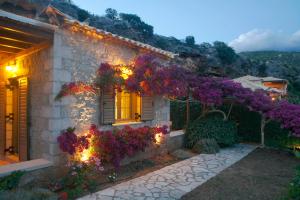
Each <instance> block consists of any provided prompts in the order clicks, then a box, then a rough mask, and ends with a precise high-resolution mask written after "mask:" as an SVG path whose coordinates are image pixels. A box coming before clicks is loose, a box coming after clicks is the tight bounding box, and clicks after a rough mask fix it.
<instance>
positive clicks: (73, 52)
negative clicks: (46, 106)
mask: <svg viewBox="0 0 300 200" xmlns="http://www.w3.org/2000/svg"><path fill="white" fill-rule="evenodd" d="M53 54H54V55H53V58H54V60H53V61H54V62H53V94H52V95H53V96H55V95H56V94H58V92H59V91H60V89H61V86H62V85H63V84H65V83H68V82H71V81H83V82H87V83H92V82H93V80H94V78H95V74H96V70H97V68H98V67H99V65H100V63H104V62H107V63H110V64H130V63H132V61H133V59H134V58H135V57H136V56H138V55H139V50H138V49H136V48H130V47H128V46H126V45H124V44H120V43H118V42H115V41H111V40H110V41H109V40H103V39H99V38H95V37H92V36H87V35H86V34H84V33H80V32H76V33H75V32H73V31H71V30H68V29H64V30H58V31H57V32H56V33H55V36H54V48H53ZM53 96H52V97H53ZM98 98H99V97H98V96H94V95H87V94H83V95H77V96H76V97H65V98H63V99H62V100H61V101H57V102H53V105H52V107H53V109H54V110H55V114H56V115H55V117H54V118H53V119H51V120H50V121H49V124H48V129H49V134H51V138H56V137H57V136H58V134H59V133H60V131H61V130H63V129H66V128H68V127H76V129H77V131H78V132H82V131H83V130H87V128H88V127H89V126H90V124H97V125H98V124H99V116H100V113H99V104H98ZM154 108H155V117H154V120H153V121H151V122H146V123H139V124H136V125H133V126H141V125H145V124H147V125H163V124H170V122H169V120H170V118H169V101H168V100H166V99H163V98H162V97H155V101H154ZM102 128H106V129H107V128H112V127H111V126H109V127H108V126H106V127H102ZM55 149H56V150H55ZM50 154H51V156H52V160H53V161H55V162H56V161H58V159H56V158H59V157H60V152H59V150H58V146H57V144H55V143H52V140H51V143H50Z"/></svg>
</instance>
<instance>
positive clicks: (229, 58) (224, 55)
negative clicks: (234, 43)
mask: <svg viewBox="0 0 300 200" xmlns="http://www.w3.org/2000/svg"><path fill="white" fill-rule="evenodd" d="M214 47H215V49H216V51H217V53H218V57H219V58H220V60H221V62H222V64H232V63H233V62H234V61H235V60H236V58H237V54H236V53H235V51H234V50H233V49H232V48H231V47H229V46H228V45H227V44H225V43H224V42H220V41H215V42H214Z"/></svg>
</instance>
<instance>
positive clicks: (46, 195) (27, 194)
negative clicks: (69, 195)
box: [0, 188, 58, 200]
mask: <svg viewBox="0 0 300 200" xmlns="http://www.w3.org/2000/svg"><path fill="white" fill-rule="evenodd" d="M0 199H3V200H5V199H7V200H8V199H9V200H20V199H22V200H57V199H58V196H57V195H56V194H55V193H53V192H51V191H50V190H47V189H42V188H30V189H17V190H13V191H0Z"/></svg>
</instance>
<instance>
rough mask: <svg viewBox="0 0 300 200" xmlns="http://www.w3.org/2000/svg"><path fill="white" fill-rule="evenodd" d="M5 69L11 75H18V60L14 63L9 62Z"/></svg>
mask: <svg viewBox="0 0 300 200" xmlns="http://www.w3.org/2000/svg"><path fill="white" fill-rule="evenodd" d="M5 71H6V72H7V73H8V75H9V77H16V76H17V72H18V66H17V64H16V62H14V63H13V64H8V65H7V66H6V67H5Z"/></svg>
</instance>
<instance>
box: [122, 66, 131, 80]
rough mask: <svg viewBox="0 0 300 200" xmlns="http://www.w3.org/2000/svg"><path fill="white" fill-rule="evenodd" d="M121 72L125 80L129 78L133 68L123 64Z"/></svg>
mask: <svg viewBox="0 0 300 200" xmlns="http://www.w3.org/2000/svg"><path fill="white" fill-rule="evenodd" d="M121 72H122V74H121V76H122V77H123V78H124V79H125V80H126V79H128V77H129V76H130V75H132V74H133V72H132V70H131V69H129V68H128V67H126V66H122V67H121Z"/></svg>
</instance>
